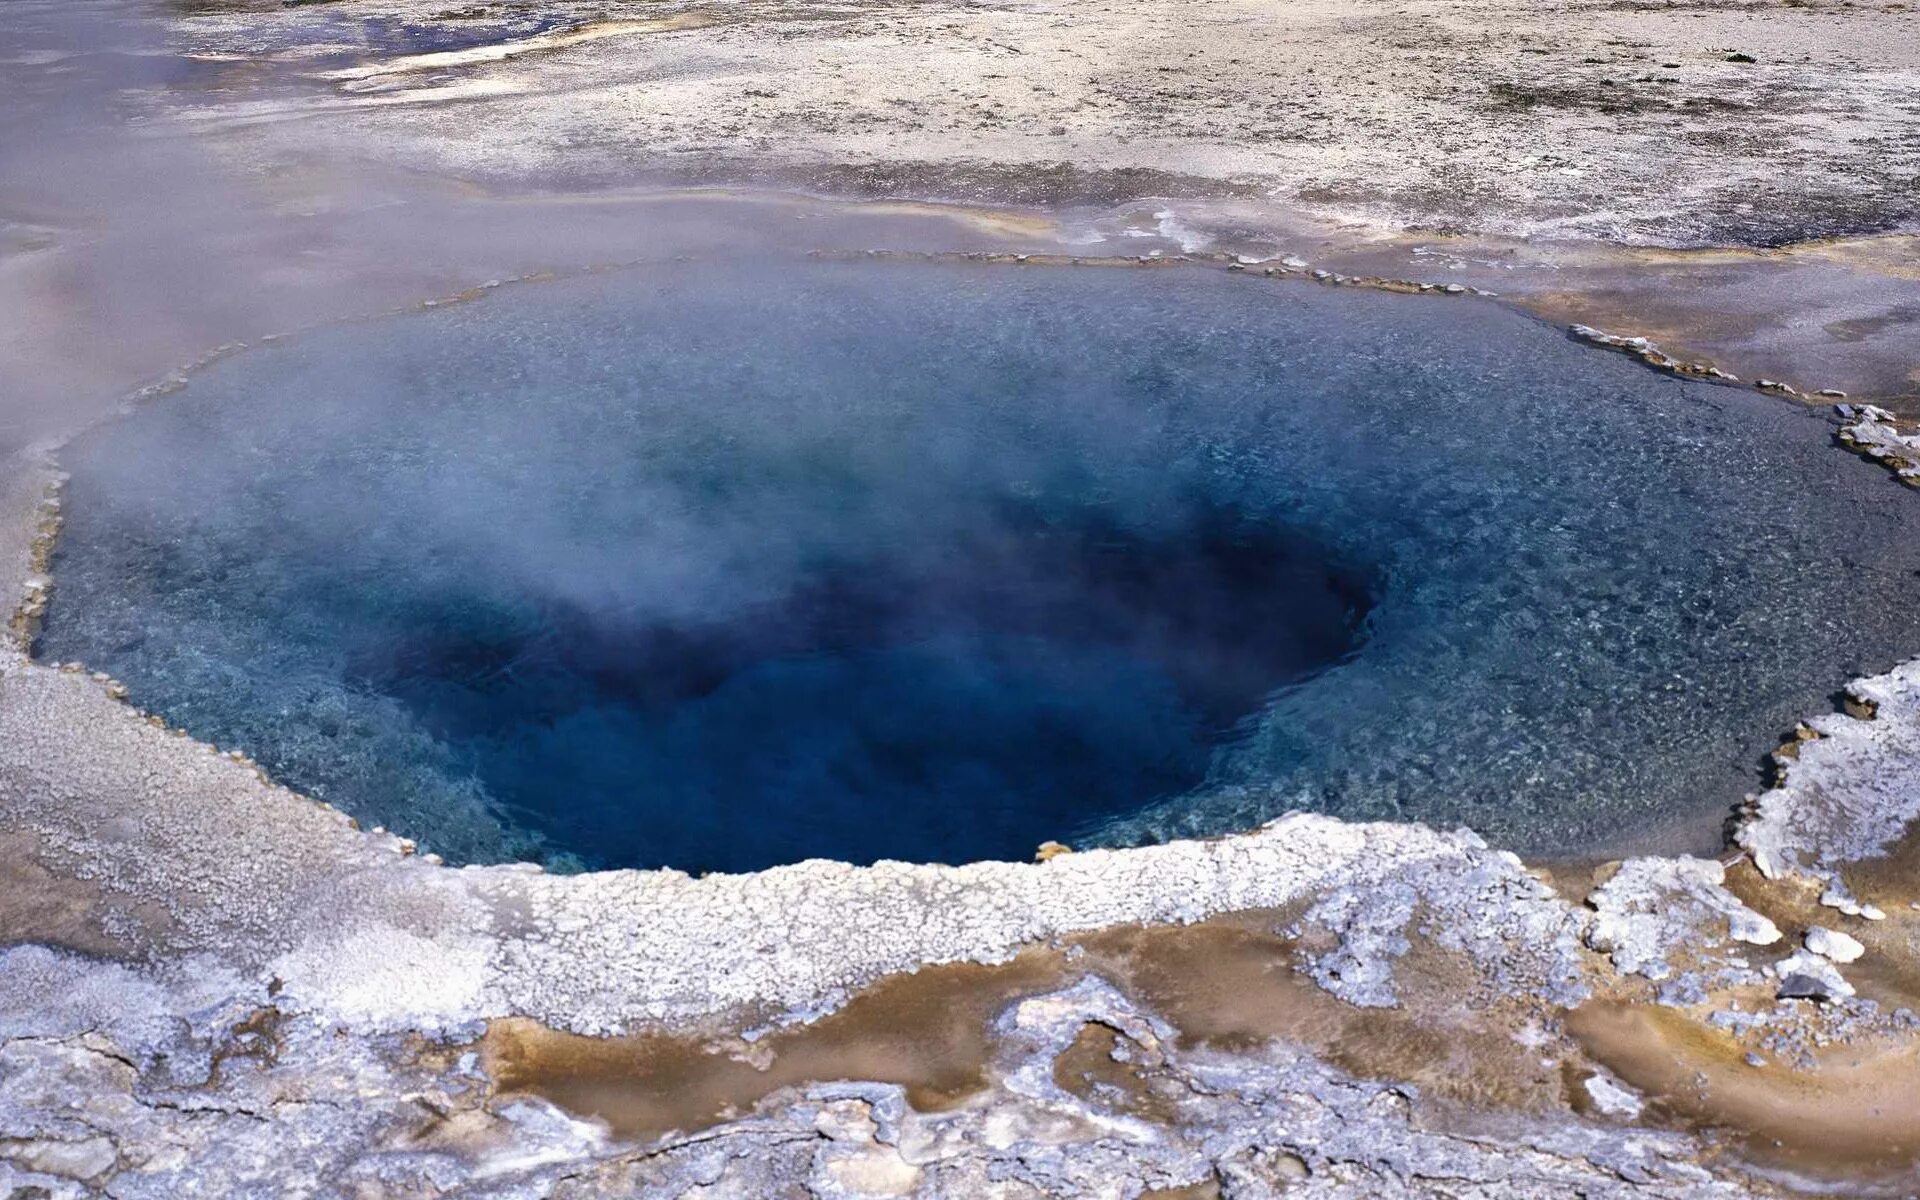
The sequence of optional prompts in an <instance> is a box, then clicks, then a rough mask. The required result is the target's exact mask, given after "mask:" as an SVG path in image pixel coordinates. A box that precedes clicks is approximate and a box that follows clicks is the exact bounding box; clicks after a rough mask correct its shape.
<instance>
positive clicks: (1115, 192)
mask: <svg viewBox="0 0 1920 1200" xmlns="http://www.w3.org/2000/svg"><path fill="white" fill-rule="evenodd" d="M448 3H449V0H432V3H427V2H425V0H417V2H416V0H337V2H334V3H305V4H289V5H285V6H283V5H280V4H268V3H264V2H263V3H257V4H256V3H244V2H234V3H223V2H220V0H206V2H200V3H176V4H172V5H170V6H164V7H163V8H161V9H158V10H155V9H148V8H139V9H136V8H134V7H131V6H123V5H121V4H118V3H114V2H111V0H88V2H86V3H72V2H70V0H58V2H56V0H11V3H10V4H9V5H8V6H7V9H6V11H5V12H4V13H0V27H5V28H6V29H7V31H8V32H7V36H6V37H5V38H4V39H0V95H3V96H4V97H5V101H6V102H5V103H4V104H0V108H5V109H6V110H7V112H6V115H4V116H0V162H3V163H5V165H6V166H5V169H4V170H0V597H5V598H6V600H5V601H4V603H0V608H5V609H8V610H11V614H10V617H9V620H8V623H7V630H6V632H5V634H4V636H0V1200H51V1198H54V1197H61V1198H64V1197H73V1196H95V1195H108V1196H113V1197H122V1198H132V1197H164V1198H168V1200H172V1198H174V1197H181V1196H190V1195H204V1196H219V1197H225V1196H261V1197H265V1196H275V1197H278V1196H328V1197H333V1196H340V1197H355V1198H360V1197H365V1198H369V1200H371V1198H374V1197H428V1196H461V1197H502V1198H505V1197H528V1198H532V1197H555V1198H560V1197H589V1196H605V1197H616V1196H617V1197H670V1196H673V1197H677V1196H701V1197H714V1198H720V1197H742V1198H755V1200H757V1198H761V1197H776V1196H778V1197H796V1198H798V1197H821V1198H828V1197H834V1198H840V1197H885V1196H925V1197H994V1198H1004V1200H1025V1198H1034V1197H1049V1196H1061V1197H1068V1196H1072V1197H1080V1196H1088V1197H1113V1198H1115V1200H1133V1198H1137V1197H1156V1198H1160V1200H1173V1198H1175V1197H1187V1198H1196V1200H1197V1198H1203V1197H1230V1198H1233V1200H1248V1198H1257V1197H1268V1196H1277V1195H1281V1194H1285V1195H1288V1196H1355V1197H1358V1196H1434V1197H1442V1196H1445V1197H1489V1198H1491V1197H1516V1196H1518V1197H1534V1196H1539V1197H1561V1196H1574V1195H1579V1196H1591V1197H1605V1196H1634V1197H1640V1196H1659V1197H1720V1196H1726V1197H1735V1196H1753V1195H1776V1194H1779V1195H1785V1194H1794V1193H1803V1194H1814V1195H1833V1194H1847V1195H1881V1194H1884V1195H1893V1196H1898V1195H1909V1194H1912V1193H1913V1192H1914V1191H1915V1189H1916V1188H1920V1173H1917V1172H1920V1165H1917V1164H1920V1016H1916V1015H1915V1014H1916V1011H1917V1010H1920V885H1916V882H1915V881H1916V878H1917V877H1916V875H1915V873H1914V871H1915V867H1916V864H1920V849H1917V847H1920V840H1916V838H1915V836H1914V833H1913V828H1912V827H1913V822H1914V821H1915V819H1916V818H1920V663H1910V664H1907V665H1905V666H1902V667H1899V668H1897V669H1895V670H1893V671H1891V672H1889V673H1887V674H1884V675H1880V676H1875V677H1872V678H1865V679H1861V680H1857V681H1855V682H1854V683H1853V684H1852V685H1851V686H1850V688H1849V689H1848V693H1847V695H1846V696H1844V697H1842V698H1841V700H1840V702H1839V703H1838V704H1837V705H1836V708H1835V710H1834V711H1831V712H1818V713H1808V714H1807V715H1806V722H1805V724H1804V725H1803V726H1802V727H1801V728H1800V729H1799V730H1797V731H1795V732H1794V733H1793V734H1792V736H1791V737H1790V738H1789V739H1788V740H1787V741H1786V743H1785V744H1784V745H1783V746H1782V747H1781V748H1780V750H1779V751H1778V752H1777V753H1776V755H1775V772H1774V782H1773V785H1772V786H1771V787H1770V788H1769V789H1768V790H1766V791H1764V792H1763V793H1762V794H1759V795H1757V796H1755V797H1754V798H1753V800H1752V801H1751V802H1750V803H1749V805H1748V806H1747V807H1746V808H1745V809H1744V810H1743V811H1742V812H1741V813H1740V814H1737V815H1736V818H1735V820H1734V821H1733V823H1732V825H1731V830H1730V838H1729V842H1728V846H1727V849H1726V852H1725V853H1724V854H1723V855H1722V856H1721V857H1720V858H1718V859H1696V858H1685V857H1658V856H1650V857H1638V858H1631V859H1628V860H1626V861H1624V862H1622V861H1613V862H1604V863H1592V862H1582V863H1552V864H1527V863H1523V862H1522V861H1520V860H1519V859H1518V858H1516V857H1515V856H1514V855H1512V854H1510V853H1506V852H1504V851H1502V850H1501V849H1500V848H1498V847H1495V846H1489V845H1487V844H1486V843H1485V842H1483V841H1482V840H1481V839H1480V838H1479V837H1477V836H1475V835H1474V834H1473V833H1471V832H1470V831H1466V830H1455V831H1439V830H1432V829H1428V828H1424V827H1420V826H1412V825H1351V824H1343V823H1341V822H1339V821H1336V820H1333V819H1331V818H1327V817H1321V816H1314V815H1308V814H1296V815H1292V816H1288V817H1285V818H1282V819H1280V820H1278V821H1276V822H1274V823H1272V824H1270V825H1268V826H1266V827H1264V828H1262V829H1259V830H1255V831H1251V832H1248V833H1246V834H1243V835H1240V836H1236V837H1231V838H1226V839H1222V840H1217V841H1209V842H1182V843H1175V844H1171V845H1166V846H1159V847H1152V848H1145V849H1137V850H1126V851H1103V850H1083V851H1081V852H1078V853H1073V852H1068V853H1049V854H1048V855H1047V856H1046V857H1045V861H1038V862H1034V863H1017V864H1016V863H979V864H974V865H971V866H966V867H959V868H947V867H924V866H906V865H899V864H884V863H883V864H881V865H878V866H875V867H871V868H854V867H849V866H845V865H839V864H833V863H826V862H807V863H801V864H798V865H795V866H791V867H784V868H779V869H776V870H772V871H768V872H765V873H762V874H759V875H752V876H710V877H705V878H692V877H689V876H686V875H683V874H679V873H676V872H648V873H640V872H617V873H606V874H596V875H587V876H578V877H557V876H549V875H545V874H542V873H540V872H538V871H537V870H534V869H531V868H523V867H512V866H503V867H475V868H463V869H457V870H456V869H452V868H449V867H446V866H443V865H440V864H439V863H438V862H437V861H434V860H433V859H432V857H431V856H430V855H426V854H422V853H418V852H416V850H415V848H414V847H413V846H412V845H411V844H409V843H407V842H405V841H403V840H402V839H399V838H396V837H394V836H391V835H389V834H387V833H385V832H383V831H378V830H361V829H358V828H356V827H355V825H354V823H353V822H352V821H351V820H349V819H348V818H347V817H346V816H345V815H343V814H341V813H339V812H336V811H333V810H331V809H329V808H327V807H326V806H324V805H321V804H316V803H314V802H312V801H309V800H307V799H304V798H302V797H300V796H297V795H294V794H292V793H290V792H288V791H286V790H284V789H282V788H280V787H277V786H275V785H274V784H273V783H272V782H271V781H270V780H268V779H266V778H265V777H264V776H263V775H262V773H261V772H260V771H259V770H258V769H257V768H256V767H255V766H254V765H253V764H251V763H250V762H248V761H247V760H246V759H245V757H244V755H241V754H239V753H237V752H224V751H223V750H222V749H218V748H215V747H211V746H206V745H202V744H199V743H197V742H195V741H193V740H192V739H190V738H188V737H185V736H183V735H181V734H180V733H178V732H177V731H173V730H170V729H168V728H166V727H165V725H164V723H162V722H160V721H159V720H158V719H157V718H152V717H149V716H147V715H145V714H143V713H141V712H138V711H136V710H135V709H134V708H132V707H130V706H129V705H128V704H127V703H126V702H125V700H124V699H123V697H124V689H121V688H120V687H119V686H118V685H117V684H116V683H115V682H114V681H112V680H110V679H105V678H101V677H96V676H94V675H92V674H90V673H89V672H88V671H87V670H86V669H85V668H84V667H81V666H78V665H73V664H69V665H67V666H64V667H62V666H56V665H53V664H42V663H37V662H35V661H33V660H31V659H30V658H29V656H28V645H29V639H30V637H31V634H32V630H33V627H34V624H35V621H36V619H37V615H38V613H39V611H40V610H41V608H42V606H43V605H44V602H45V596H46V594H47V592H48V589H49V588H51V587H55V586H57V584H58V581H57V579H50V578H49V577H48V575H47V569H48V566H49V557H48V556H49V552H50V548H51V545H52V541H53V539H54V538H55V537H56V536H57V534H58V528H59V519H60V505H61V499H60V486H59V485H60V479H61V477H60V475H59V469H58V464H57V449H58V445H59V443H60V442H61V441H62V440H63V439H65V438H66V437H69V436H71V435H72V434H73V433H74V432H75V431H77V430H79V429H81V428H84V427H85V426H86V425H88V424H89V423H91V422H93V421H95V420H99V419H103V418H105V417H108V416H110V414H111V413H112V412H113V411H114V409H115V408H116V406H118V405H120V404H122V403H123V402H125V401H127V400H128V398H129V397H130V396H134V395H136V394H137V395H139V396H141V397H144V398H145V399H146V400H147V401H148V402H156V403H163V402H164V400H165V394H166V393H167V391H168V390H169V388H170V387H172V386H174V380H176V379H177V375H176V372H178V371H180V370H183V369H186V368H187V366H188V365H189V364H191V363H193V362H196V361H201V360H204V359H205V358H206V356H208V355H209V354H218V353H230V352H236V351H238V350H239V349H240V348H241V344H243V343H246V342H249V341H253V340H256V339H258V338H261V337H263V336H271V335H278V334H282V333H287V332H292V331H295V330H298V329H300V328H305V327H309V326H312V325H315V324H318V323H322V322H325V321H330V320H337V319H345V318H350V317H355V316H360V315H366V314H371V313H376V312H383V311H391V310H397V309H403V308H406V307H408V306H411V305H416V304H420V303H424V302H429V301H432V302H436V303H437V302H441V301H448V300H454V299H461V298H471V297H473V296H475V295H484V294H485V293H486V292H487V291H489V290H490V289H486V288H482V287H480V285H482V284H485V283H489V282H497V281H500V280H506V279H519V278H529V279H538V278H540V277H544V276H546V275H548V274H564V273H569V272H575V271H584V270H593V269H602V268H607V267H611V266H615V265H618V264H621V263H626V262H632V261H635V260H640V259H646V258H650V257H658V256H661V255H667V254H683V253H684V254H707V253H720V252H726V253H749V254H751V253H759V252H763V251H767V250H770V249H772V248H775V247H778V248H780V249H783V250H790V249H793V248H796V247H797V248H800V249H808V250H815V251H820V252H827V253H864V252H868V251H874V250H883V249H884V250H891V251H898V252H912V253H927V254H975V255H984V256H988V257H991V258H993V259H995V260H996V261H1002V262H1005V263H1006V264H1007V265H1006V269H1008V270H1020V269H1039V268H1041V267H1042V266H1044V265H1046V264H1064V263H1069V262H1071V261H1072V260H1073V259H1074V258H1075V257H1083V258H1084V257H1090V256H1091V257H1100V258H1102V259H1104V260H1108V261H1116V260H1122V259H1125V260H1132V261H1142V260H1144V261H1148V262H1152V261H1165V260H1168V259H1179V258H1185V259H1189V260H1193V261H1198V262H1202V263H1208V264H1212V265H1213V266H1215V267H1216V268H1218V269H1222V270H1230V269H1239V270H1257V271H1268V272H1273V273H1276V274H1291V275H1297V276H1299V281H1298V286H1310V285H1312V284H1314V283H1318V284H1320V285H1324V286H1343V285H1344V286H1373V287H1390V288H1394V289H1400V290H1422V289H1423V288H1424V290H1427V291H1431V292H1451V293H1453V294H1454V296H1455V299H1454V300H1453V301H1447V302H1460V303H1506V304H1513V305H1517V306H1519V307H1521V308H1523V309H1525V310H1527V311H1529V312H1533V313H1535V314H1538V315H1540V316H1542V317H1544V318H1548V319H1552V320H1557V321H1561V322H1563V323H1566V324H1568V325H1570V326H1571V325H1578V326H1581V327H1582V331H1581V332H1580V333H1579V336H1582V337H1585V338H1586V339H1587V340H1589V341H1594V342H1596V343H1599V345H1600V347H1601V349H1596V351H1595V352H1596V353H1600V352H1603V351H1604V350H1605V349H1611V350H1615V351H1621V352H1627V353H1632V354H1636V355H1638V356H1639V357H1641V358H1643V359H1646V360H1647V361H1648V363H1649V365H1650V368H1651V369H1662V370H1670V371H1678V372H1682V373H1688V374H1696V375H1708V376H1712V375H1718V376H1719V377H1722V378H1726V379H1729V380H1733V381H1737V382H1741V383H1743V384H1745V385H1753V386H1759V387H1763V388H1765V389H1766V390H1770V391H1775V392H1778V393H1781V394H1782V395H1786V396H1789V397H1797V398H1799V399H1801V400H1803V401H1805V402H1808V403H1819V404H1829V405H1837V406H1839V407H1837V408H1836V409H1835V410H1834V411H1835V421H1836V429H1837V431H1838V434H1837V437H1836V441H1837V443H1838V445H1837V447H1836V449H1835V451H1834V452H1835V453H1836V454H1838V453H1843V452H1846V451H1849V450H1850V451H1853V452H1856V453H1860V454H1863V455H1865V456H1867V457H1869V458H1872V459H1875V460H1877V461H1880V462H1882V463H1884V464H1885V465H1886V466H1887V467H1888V468H1889V471H1888V475H1887V486H1888V488H1889V490H1890V494H1892V493H1893V492H1894V491H1896V490H1897V489H1898V488H1899V487H1900V486H1901V484H1902V482H1903V481H1904V482H1905V483H1907V484H1909V485H1914V484H1915V483H1916V481H1920V431H1916V428H1915V426H1914V425H1913V424H1912V423H1910V418H1911V417H1912V415H1913V414H1914V413H1915V412H1916V409H1917V408H1920V401H1917V398H1920V355H1916V353H1915V351H1914V347H1915V346H1917V345H1920V265H1916V264H1917V263H1920V253H1916V251H1920V237H1917V236H1916V232H1915V231H1916V229H1920V225H1917V224H1916V222H1920V16H1916V15H1915V14H1913V13H1911V12H1909V11H1908V10H1907V8H1906V6H1905V5H1903V4H1884V5H1883V4H1878V3H1852V2H1846V0H1785V2H1784V3H1781V2H1776V0H1706V2H1689V0H1675V2H1673V3H1643V2H1641V0H1604V2H1603V0H1578V2H1573V3H1552V2H1539V3H1518V2H1516V0H1297V2H1293V3H1284V4H1276V3H1266V2H1255V0H1182V2H1180V3H1175V2H1173V0H1145V2H1140V3H1127V4H1120V3H1117V2H1106V0H1089V2H1086V3H1075V4H1070V5H1069V4H1039V3H1033V4H1023V3H991V2H990V3H977V4H959V3H952V2H926V3H920V2H906V0H891V2H889V0H873V2H864V0H855V2H851V3H845V4H837V5H811V4H775V3H771V2H768V0H737V2H731V3H707V4H682V3H678V2H677V0H647V2H645V3H619V2H616V3H604V2H603V3H595V4H591V5H586V4H573V3H571V2H570V0H551V2H547V3H479V4H475V5H470V6H466V7H446V5H447V4H448ZM210 181H219V183H218V186H216V184H215V183H214V182H210ZM476 289H477V290H476ZM1470 289H1471V290H1473V291H1477V292H1481V293H1491V295H1478V296H1465V295H1463V293H1465V292H1467V291H1468V290H1470ZM482 302H484V301H482ZM1436 302H1441V301H1439V300H1436ZM1829 393H1831V394H1829ZM1840 535H1841V536H1844V531H1840Z"/></svg>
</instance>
